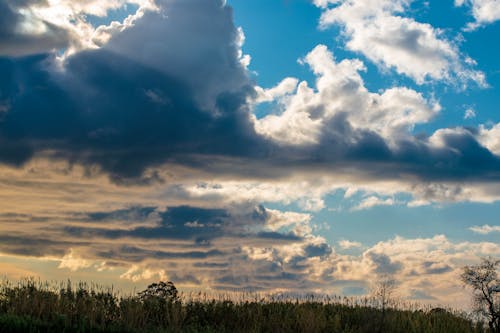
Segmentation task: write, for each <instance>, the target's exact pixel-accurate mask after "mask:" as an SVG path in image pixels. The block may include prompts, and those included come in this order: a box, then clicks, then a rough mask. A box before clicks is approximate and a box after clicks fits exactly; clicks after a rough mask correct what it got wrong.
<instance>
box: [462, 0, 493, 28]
mask: <svg viewBox="0 0 500 333" xmlns="http://www.w3.org/2000/svg"><path fill="white" fill-rule="evenodd" d="M464 5H467V6H469V7H472V16H473V17H474V19H475V22H474V23H469V25H468V27H467V28H468V29H470V30H472V29H476V28H478V27H479V26H481V25H485V24H490V23H493V22H495V21H498V20H500V1H498V0H455V6H464Z"/></svg>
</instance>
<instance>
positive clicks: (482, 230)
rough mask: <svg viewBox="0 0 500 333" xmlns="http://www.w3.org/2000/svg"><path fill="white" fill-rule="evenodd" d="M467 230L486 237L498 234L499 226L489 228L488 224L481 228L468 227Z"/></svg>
mask: <svg viewBox="0 0 500 333" xmlns="http://www.w3.org/2000/svg"><path fill="white" fill-rule="evenodd" d="M469 230H472V231H473V232H475V233H477V234H481V235H487V234H491V233H494V232H500V226H497V225H495V226H490V225H488V224H485V225H483V226H474V227H470V228H469Z"/></svg>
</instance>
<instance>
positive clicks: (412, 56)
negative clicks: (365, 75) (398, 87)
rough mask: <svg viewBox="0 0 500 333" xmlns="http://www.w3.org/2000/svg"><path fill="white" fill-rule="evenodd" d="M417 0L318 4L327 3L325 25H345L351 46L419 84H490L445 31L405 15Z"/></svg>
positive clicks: (358, 0)
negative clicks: (437, 82) (435, 82)
mask: <svg viewBox="0 0 500 333" xmlns="http://www.w3.org/2000/svg"><path fill="white" fill-rule="evenodd" d="M412 2H413V1H412V0H398V1H390V0H384V1H379V2H373V1H369V0H345V1H330V0H325V1H323V0H318V1H315V2H314V3H315V4H316V5H317V6H319V7H321V8H323V14H322V16H321V19H320V26H322V27H324V28H326V27H328V26H331V25H339V26H341V27H342V29H343V33H344V35H345V37H346V39H347V43H346V46H347V48H348V49H349V50H352V51H355V52H359V53H362V54H363V55H364V56H365V57H367V58H368V59H369V60H371V61H372V62H374V63H375V64H377V65H379V66H383V67H385V68H389V69H394V70H395V71H396V72H397V73H399V74H402V75H406V76H408V77H410V78H412V79H413V80H414V81H415V82H417V83H418V84H424V83H427V82H432V81H443V82H447V83H450V84H453V83H454V82H456V81H458V82H461V84H462V85H464V86H465V85H467V84H468V82H475V83H477V84H478V85H479V86H486V80H485V76H484V74H483V73H482V72H480V71H477V70H474V69H472V68H471V64H473V63H474V61H473V60H472V59H470V58H469V57H467V56H465V55H463V54H462V53H461V52H460V51H459V49H458V46H457V45H455V44H454V43H453V42H452V41H450V40H448V39H447V38H446V37H445V36H444V33H443V31H441V30H439V29H436V28H434V27H433V26H431V25H430V24H427V23H420V22H417V21H415V20H414V19H413V18H410V17H406V16H404V13H405V11H407V9H408V8H409V6H410V5H411V4H412Z"/></svg>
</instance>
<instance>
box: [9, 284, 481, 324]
mask: <svg viewBox="0 0 500 333" xmlns="http://www.w3.org/2000/svg"><path fill="white" fill-rule="evenodd" d="M156 287H157V288H156V289H154V290H152V289H150V290H149V291H147V292H143V293H141V294H138V295H129V296H120V295H119V294H118V293H117V292H116V291H114V290H112V289H106V288H103V287H99V286H92V285H91V286H88V285H86V284H83V283H79V284H77V285H72V284H71V283H70V282H68V283H64V284H54V283H52V284H49V283H41V282H35V281H34V280H25V281H22V282H19V283H15V284H14V283H10V282H4V283H3V284H2V286H1V289H0V332H23V333H24V332H33V333H34V332H273V333H276V332H352V333H355V332H370V333H371V332H431V333H432V332H453V333H459V332H486V331H485V330H483V328H482V327H483V326H482V324H481V323H474V322H473V321H472V320H470V319H468V318H466V316H465V315H464V314H460V313H458V312H453V311H449V310H444V309H430V308H429V309H428V310H422V309H416V308H414V309H411V307H408V306H406V309H404V307H403V306H397V305H395V304H393V305H389V306H387V307H386V308H384V309H381V307H380V306H378V305H377V304H378V303H377V300H376V299H369V298H364V299H350V298H341V297H334V298H329V297H323V298H321V299H318V298H315V297H312V296H310V297H302V298H295V299H292V298H290V297H279V296H276V297H264V298H260V296H259V297H257V296H255V297H254V299H251V298H252V297H251V296H250V295H248V297H242V298H241V299H240V300H229V298H228V297H227V295H220V296H218V297H216V298H215V299H214V298H211V297H208V296H207V295H204V294H201V293H197V294H195V293H193V294H189V295H178V294H177V290H176V289H175V287H173V285H172V286H168V285H167V288H163V289H161V288H158V286H156ZM163 287H165V285H163ZM168 287H173V288H174V289H171V288H170V289H169V288H168ZM172 290H173V291H174V292H172ZM245 298H246V299H245Z"/></svg>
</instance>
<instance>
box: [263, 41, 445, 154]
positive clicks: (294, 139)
mask: <svg viewBox="0 0 500 333" xmlns="http://www.w3.org/2000/svg"><path fill="white" fill-rule="evenodd" d="M304 62H305V63H306V64H308V65H309V66H310V67H311V69H312V71H313V72H314V73H315V74H316V75H317V82H316V88H317V91H314V89H312V88H310V87H308V85H307V83H306V82H305V81H304V82H301V83H300V84H299V85H298V87H297V89H296V91H295V94H293V95H292V94H290V91H291V89H290V88H291V87H293V84H292V85H290V87H288V84H289V83H294V84H295V82H296V81H295V80H293V79H291V78H289V79H286V80H284V81H283V82H282V83H281V84H280V85H279V86H278V87H280V86H282V85H284V84H285V83H286V86H287V89H286V91H287V93H288V97H287V98H286V99H284V100H281V102H282V104H283V108H284V111H283V112H282V113H281V114H279V115H275V114H271V115H268V116H266V117H264V118H262V119H259V120H256V129H257V131H258V132H259V133H260V134H262V135H264V136H267V137H270V138H272V139H274V140H276V141H278V142H281V143H283V144H294V145H313V144H317V143H319V140H320V139H321V136H322V135H324V134H326V133H325V132H327V131H332V132H333V131H335V130H336V127H340V126H341V125H340V126H339V123H341V122H342V121H345V122H348V124H346V125H348V126H351V127H352V128H353V131H355V130H359V132H360V133H345V134H346V135H349V137H348V138H346V139H347V140H356V139H358V138H356V135H358V136H359V137H360V138H359V139H360V140H363V137H367V136H368V135H370V134H371V133H366V132H365V133H363V132H361V131H362V130H365V131H372V132H374V133H376V135H379V136H380V137H382V138H383V139H385V140H387V141H397V140H398V139H401V138H402V137H403V136H407V135H408V132H409V131H410V130H411V129H412V128H413V127H414V126H415V125H416V124H419V123H426V122H428V121H429V120H430V119H432V118H433V117H434V116H435V115H436V114H437V113H438V112H439V110H440V106H439V104H438V103H435V102H434V103H433V102H432V101H428V100H426V99H424V97H423V96H422V95H421V94H419V93H417V92H415V91H414V90H411V89H408V88H404V87H398V88H391V89H388V90H386V91H385V92H383V93H382V94H377V93H371V92H369V91H368V90H367V89H366V87H365V86H364V82H363V79H362V78H361V76H360V74H359V72H360V71H364V70H365V67H364V65H363V63H362V62H361V61H359V60H343V61H341V62H338V63H337V62H336V60H335V58H334V56H333V54H332V53H331V52H330V51H329V50H328V49H327V47H326V46H324V45H318V46H316V47H315V48H314V49H313V50H312V51H311V52H310V53H309V54H308V55H307V56H306V57H305V58H304ZM278 87H277V88H274V89H278ZM278 100H280V99H278ZM335 126H336V127H335ZM340 130H342V128H339V129H338V131H339V132H340ZM374 139H375V140H377V138H374ZM390 143H392V142H390ZM381 144H382V145H383V143H381ZM382 149H383V148H382Z"/></svg>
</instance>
